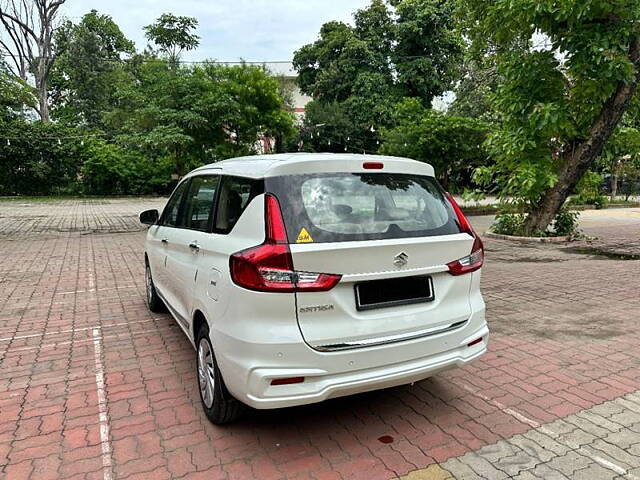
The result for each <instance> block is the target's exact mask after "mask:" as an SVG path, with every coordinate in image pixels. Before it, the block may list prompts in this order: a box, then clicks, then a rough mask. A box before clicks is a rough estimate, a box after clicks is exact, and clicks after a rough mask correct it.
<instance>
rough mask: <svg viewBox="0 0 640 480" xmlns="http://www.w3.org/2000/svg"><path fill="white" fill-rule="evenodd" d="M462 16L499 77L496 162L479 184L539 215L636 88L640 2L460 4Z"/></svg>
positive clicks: (467, 0)
mask: <svg viewBox="0 0 640 480" xmlns="http://www.w3.org/2000/svg"><path fill="white" fill-rule="evenodd" d="M459 12H460V14H461V16H462V17H463V21H464V26H465V29H464V33H465V35H466V37H467V38H469V39H470V40H471V41H472V44H473V46H472V49H473V51H475V52H476V53H478V54H479V55H480V56H482V55H488V56H490V57H491V58H492V61H493V62H495V65H496V66H497V74H498V76H499V78H500V85H499V86H498V88H497V89H496V93H495V98H494V106H495V108H496V110H497V113H498V115H499V118H500V120H501V124H500V126H499V128H498V129H497V130H496V132H495V133H494V134H492V135H491V136H490V138H489V140H488V141H487V147H488V148H489V150H490V152H491V154H492V155H493V156H494V157H495V158H496V160H497V162H496V165H495V166H493V167H490V168H488V169H484V170H483V171H481V172H480V173H479V174H478V179H482V180H484V181H485V182H487V183H492V182H493V183H495V184H497V185H498V187H499V194H500V195H501V197H502V198H503V199H506V198H511V199H514V201H515V202H516V203H518V204H520V205H522V206H523V207H524V208H526V209H527V210H528V211H531V210H534V209H536V207H537V206H538V205H539V204H540V202H541V199H543V198H544V197H545V195H546V194H547V192H548V191H549V190H550V188H552V187H553V186H554V185H555V184H556V182H557V180H558V178H559V176H558V175H559V171H560V169H559V167H560V165H562V164H563V163H564V162H566V161H568V159H570V158H571V155H572V152H574V149H575V148H576V146H577V145H578V144H579V143H580V142H584V141H587V140H588V139H589V135H590V128H591V126H592V125H593V124H594V121H595V119H596V118H597V117H598V115H599V114H600V113H601V112H602V111H603V108H605V109H606V108H611V106H610V105H607V104H606V101H607V99H608V98H609V97H610V96H611V95H612V93H613V92H614V91H616V89H617V88H618V87H619V86H620V85H624V84H627V83H629V82H634V81H635V79H634V76H635V70H636V69H635V66H634V64H633V59H632V58H630V56H629V48H630V44H631V43H632V41H633V39H634V37H635V36H636V35H638V30H637V24H638V22H639V21H640V8H639V5H638V2H637V1H635V0H632V1H630V0H611V1H583V0H567V1H563V2H540V1H538V0H497V1H495V0H461V2H460V9H459ZM534 34H535V35H534ZM534 42H535V44H534ZM564 181H566V182H570V181H573V179H564Z"/></svg>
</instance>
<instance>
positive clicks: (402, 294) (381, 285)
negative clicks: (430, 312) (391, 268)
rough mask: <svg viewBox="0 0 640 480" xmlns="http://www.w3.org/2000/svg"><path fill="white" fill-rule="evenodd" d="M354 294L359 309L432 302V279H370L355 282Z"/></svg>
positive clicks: (424, 277)
mask: <svg viewBox="0 0 640 480" xmlns="http://www.w3.org/2000/svg"><path fill="white" fill-rule="evenodd" d="M355 296H356V308H357V309H358V310H359V311H363V310H374V309H377V308H389V307H396V306H400V305H411V304H414V303H425V302H432V301H433V299H434V292H433V280H432V279H431V277H427V276H417V277H400V278H389V279H385V280H371V281H368V282H362V283H358V284H356V286H355Z"/></svg>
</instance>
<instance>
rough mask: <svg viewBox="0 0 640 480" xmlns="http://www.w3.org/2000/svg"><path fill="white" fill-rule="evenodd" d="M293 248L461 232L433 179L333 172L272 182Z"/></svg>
mask: <svg viewBox="0 0 640 480" xmlns="http://www.w3.org/2000/svg"><path fill="white" fill-rule="evenodd" d="M266 187H267V191H269V192H272V193H274V194H275V195H276V197H278V200H279V201H280V207H281V209H282V213H283V216H284V221H285V224H286V228H287V235H288V238H289V242H290V243H311V242H314V243H320V242H347V241H356V240H376V239H387V238H409V237H426V236H435V235H451V234H455V233H460V228H459V226H458V223H457V220H456V216H455V212H454V211H453V209H452V208H451V205H450V204H449V202H448V201H447V200H446V199H445V196H444V192H443V190H442V188H441V187H440V186H439V185H438V183H437V181H436V180H435V179H434V178H433V177H427V176H420V175H411V174H395V173H329V174H310V175H289V176H282V177H273V178H269V179H267V185H266Z"/></svg>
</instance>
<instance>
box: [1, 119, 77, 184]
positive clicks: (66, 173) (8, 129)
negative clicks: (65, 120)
mask: <svg viewBox="0 0 640 480" xmlns="http://www.w3.org/2000/svg"><path fill="white" fill-rule="evenodd" d="M74 133H75V131H74V130H73V129H71V128H68V127H65V126H62V125H59V124H54V123H42V122H25V121H23V120H13V121H10V122H7V123H5V124H3V125H2V134H3V135H6V136H7V137H10V138H12V140H11V141H10V145H7V144H3V145H0V171H1V172H2V175H0V195H16V194H23V195H49V194H60V193H73V192H76V191H77V187H76V180H77V175H78V169H79V166H80V165H81V163H82V161H83V159H84V158H86V151H85V149H84V148H83V147H82V146H81V145H80V142H68V141H65V142H63V143H62V142H61V143H60V144H58V141H57V139H58V138H60V137H65V136H69V135H74Z"/></svg>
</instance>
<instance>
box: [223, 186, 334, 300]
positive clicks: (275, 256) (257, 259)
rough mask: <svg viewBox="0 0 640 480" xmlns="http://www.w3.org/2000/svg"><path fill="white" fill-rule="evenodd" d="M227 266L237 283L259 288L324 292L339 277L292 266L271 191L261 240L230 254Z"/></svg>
mask: <svg viewBox="0 0 640 480" xmlns="http://www.w3.org/2000/svg"><path fill="white" fill-rule="evenodd" d="M229 267H230V270H231V279H232V280H233V282H234V283H235V284H236V285H239V286H241V287H243V288H247V289H249V290H255V291H258V292H282V293H291V292H324V291H327V290H331V289H332V288H333V287H335V286H336V284H337V283H338V282H339V281H340V279H341V278H342V275H333V274H328V273H312V272H297V271H295V270H294V269H293V258H292V257H291V250H289V245H288V242H287V231H286V229H285V226H284V220H283V218H282V212H281V211H280V205H279V203H278V199H277V198H276V197H274V196H273V195H270V194H266V195H265V240H264V242H263V243H262V245H258V246H256V247H252V248H248V249H246V250H242V251H241V252H238V253H235V254H233V255H232V256H231V259H230V260H229Z"/></svg>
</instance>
